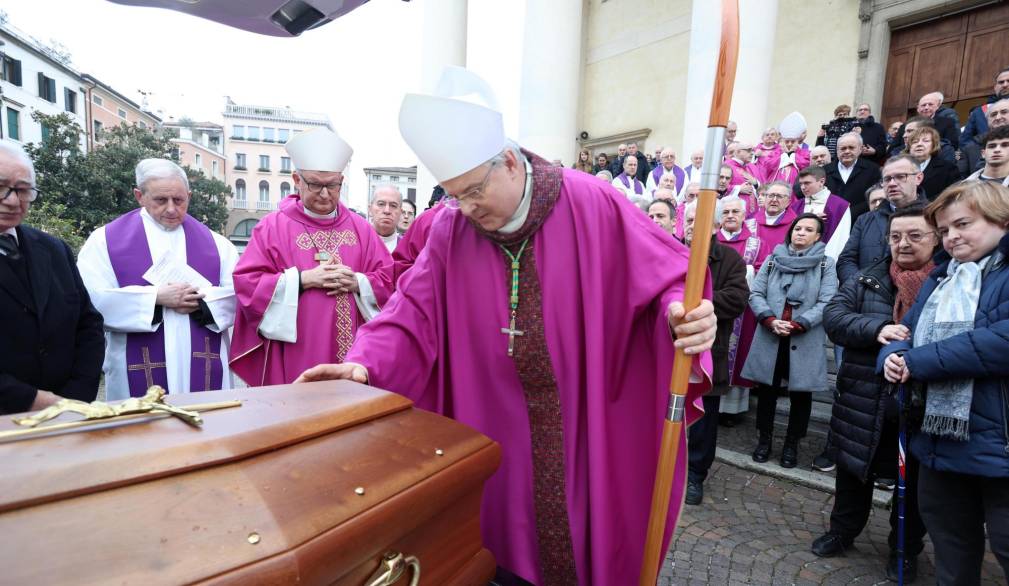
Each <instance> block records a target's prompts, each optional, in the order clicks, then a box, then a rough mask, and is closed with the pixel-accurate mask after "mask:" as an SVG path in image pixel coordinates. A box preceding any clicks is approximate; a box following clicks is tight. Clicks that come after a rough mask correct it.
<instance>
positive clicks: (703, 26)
mask: <svg viewBox="0 0 1009 586" xmlns="http://www.w3.org/2000/svg"><path fill="white" fill-rule="evenodd" d="M777 22H778V0H740V2H739V64H738V67H737V68H736V83H735V89H734V91H733V99H732V110H731V115H730V117H731V119H732V120H734V121H735V122H736V124H737V125H738V127H739V134H738V138H740V139H742V140H748V141H752V142H757V141H759V140H760V134H761V132H763V130H764V128H767V127H768V126H771V125H772V124H775V123H777V121H776V120H767V100H768V97H769V96H770V90H771V67H772V65H773V55H774V38H775V29H776V28H777ZM720 38H721V5H720V3H718V2H711V1H710V0H694V1H693V12H692V14H691V17H690V58H689V60H688V65H687V95H686V108H685V112H684V119H683V146H682V151H683V154H682V155H681V156H680V159H681V160H683V161H687V160H689V156H690V153H691V152H692V151H694V150H697V149H700V148H703V146H704V138H705V130H706V128H707V126H708V114H709V112H710V111H711V92H712V89H713V88H714V85H715V69H716V67H717V65H716V64H717V61H718V46H719V40H720Z"/></svg>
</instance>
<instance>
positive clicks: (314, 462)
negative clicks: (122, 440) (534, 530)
mask: <svg viewBox="0 0 1009 586" xmlns="http://www.w3.org/2000/svg"><path fill="white" fill-rule="evenodd" d="M492 446H494V450H495V451H494V454H495V455H496V454H497V452H496V450H497V448H496V446H495V444H493V442H491V441H490V440H489V439H488V438H486V437H484V436H481V435H479V434H477V433H475V432H474V431H473V430H471V429H469V428H468V427H466V426H464V425H462V424H459V423H457V422H454V421H451V420H449V419H446V418H443V417H440V416H438V415H435V414H432V413H428V412H424V411H419V410H415V409H413V410H408V411H401V412H397V413H393V414H392V415H389V416H386V417H383V418H381V419H376V420H372V421H368V422H366V423H364V424H362V425H358V426H355V427H352V428H347V429H343V430H341V431H338V432H336V433H332V434H328V435H325V436H322V437H316V438H314V439H311V440H308V441H304V442H301V443H299V444H296V445H292V446H288V447H285V448H282V449H278V450H275V451H272V452H268V453H263V454H260V455H258V456H257V457H254V458H246V459H243V460H239V461H236V462H230V463H227V464H224V465H220V466H215V467H212V468H203V469H198V470H191V471H189V472H187V473H182V474H178V475H175V476H167V477H161V478H158V479H155V480H151V481H147V482H143V483H138V484H132V485H128V486H121V487H118V488H115V489H112V490H107V491H103V492H97V493H90V494H84V495H81V496H77V497H74V498H67V499H64V500H60V501H55V502H47V503H44V504H40V505H36V506H33V507H26V508H22V509H18V510H12V511H6V512H3V513H0V535H3V536H4V541H5V545H4V547H2V548H0V567H2V568H4V581H5V582H8V583H12V584H58V583H73V584H80V585H84V584H110V583H114V584H139V585H144V586H147V585H151V584H186V583H192V582H198V581H201V580H206V579H208V578H211V577H214V576H223V575H225V574H226V573H228V572H231V571H233V570H234V569H235V568H242V567H245V566H249V565H251V564H254V563H257V562H259V561H261V560H264V559H270V558H276V557H277V556H281V555H282V554H285V553H287V552H291V551H293V550H297V549H298V548H300V547H301V546H303V545H304V544H307V543H309V542H311V541H313V540H315V539H317V538H318V537H319V536H320V535H325V534H326V533H327V532H330V531H331V530H333V529H334V528H337V527H339V526H341V525H343V524H346V523H348V521H350V520H352V519H354V518H355V517H357V516H358V515H360V514H362V513H363V512H365V511H368V510H371V509H373V508H375V507H378V506H379V505H381V504H382V503H384V502H385V501H388V500H390V499H394V498H395V497H396V496H397V495H398V494H400V493H402V492H403V491H404V490H408V489H409V488H410V487H413V486H416V485H418V484H421V483H423V482H424V481H425V480H427V479H429V478H431V477H436V478H437V477H442V476H445V474H446V472H447V471H449V470H453V471H454V470H462V472H463V473H461V474H460V473H455V472H453V473H451V474H449V476H447V477H445V478H446V480H445V481H440V482H438V483H437V484H436V485H435V486H438V487H439V488H438V490H439V491H441V490H444V491H446V492H450V490H449V488H451V487H452V486H455V487H456V490H457V491H461V490H462V487H465V486H466V485H467V483H471V484H473V486H472V487H470V488H469V490H471V491H479V490H480V488H482V482H483V480H484V479H486V478H487V477H488V476H489V475H490V473H492V471H493V466H489V469H488V465H485V466H484V467H483V468H480V467H479V466H477V467H476V468H478V469H480V471H479V472H476V473H468V472H466V471H467V470H468V468H467V467H465V466H463V467H461V468H457V465H458V464H459V463H460V462H461V461H464V460H468V459H472V457H473V454H476V453H481V452H483V451H485V450H486V449H488V448H491V447H492ZM439 449H440V450H442V451H443V455H441V456H438V455H436V450H439ZM494 464H495V465H496V460H494ZM358 487H363V488H364V494H363V495H359V494H357V493H356V492H355V489H356V488H358ZM446 487H448V488H446ZM410 506H411V507H412V508H411V509H408V510H406V511H399V512H398V513H397V514H398V515H399V516H400V523H401V524H402V525H403V527H401V528H400V530H399V533H395V532H394V531H393V530H394V529H395V528H396V527H395V525H393V524H389V525H388V526H385V527H381V526H380V527H369V528H368V531H369V533H368V534H369V535H372V533H371V531H379V530H381V531H386V533H382V532H381V531H380V532H379V533H377V534H376V535H384V536H386V538H388V540H387V541H384V543H394V542H395V541H396V539H397V538H399V537H400V536H402V535H404V534H406V533H408V532H409V531H410V530H411V529H413V527H411V526H410V524H411V523H420V522H422V520H423V519H422V517H423V514H424V510H425V509H426V508H427V505H426V503H423V502H416V503H410ZM389 515H390V516H391V515H392V514H391V513H389ZM389 532H392V533H389ZM390 535H391V536H390ZM356 539H357V541H356V542H347V543H345V544H341V545H340V550H339V551H337V552H332V556H331V557H330V556H328V555H327V556H326V559H325V560H321V561H328V562H330V563H331V566H328V567H330V571H334V572H335V571H336V570H332V568H343V569H344V570H346V569H347V568H353V567H356V566H358V565H360V564H361V563H363V562H365V560H367V559H369V556H370V555H371V552H372V551H373V550H374V549H375V548H379V547H382V546H383V542H379V541H378V540H377V537H376V538H375V540H374V541H373V542H365V541H364V540H362V539H361V538H360V537H357V538H356ZM478 546H479V534H477V538H476V539H475V540H474V544H473V547H474V549H476V548H478ZM326 553H327V554H329V552H326ZM380 553H381V552H380ZM306 555H307V554H306ZM313 555H315V557H314V558H313V557H310V556H309V557H308V558H306V559H308V560H309V561H306V562H304V565H303V562H302V560H301V559H298V560H297V563H296V564H293V565H292V566H291V567H292V568H293V569H292V570H289V571H288V572H289V573H288V574H287V575H288V576H292V575H293V576H295V580H297V576H298V575H301V574H305V575H312V576H318V577H316V578H315V580H317V581H325V580H326V579H328V578H327V577H326V576H324V574H323V573H318V574H312V573H311V572H312V571H314V570H313V566H312V563H314V561H315V560H316V559H317V558H320V557H323V556H321V555H320V554H313ZM353 556H361V557H359V558H354V557H353ZM333 580H335V578H333ZM281 582H288V581H287V580H283V579H282V580H280V581H279V582H276V583H281ZM263 583H270V581H269V580H265V581H264V582H263Z"/></svg>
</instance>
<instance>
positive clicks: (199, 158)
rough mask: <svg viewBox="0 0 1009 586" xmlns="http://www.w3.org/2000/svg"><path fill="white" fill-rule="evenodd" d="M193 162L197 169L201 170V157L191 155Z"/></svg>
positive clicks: (198, 154) (197, 154)
mask: <svg viewBox="0 0 1009 586" xmlns="http://www.w3.org/2000/svg"><path fill="white" fill-rule="evenodd" d="M193 161H195V163H196V168H197V169H200V170H203V157H201V156H200V153H196V154H195V155H193Z"/></svg>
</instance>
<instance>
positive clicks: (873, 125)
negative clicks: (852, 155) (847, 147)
mask: <svg viewBox="0 0 1009 586" xmlns="http://www.w3.org/2000/svg"><path fill="white" fill-rule="evenodd" d="M858 125H859V126H860V127H862V142H863V143H865V146H870V147H872V148H874V149H876V154H875V155H861V156H860V157H859V158H860V159H864V160H866V161H869V162H871V163H876V164H877V165H878V164H880V163H881V162H882V161H883V159H884V158H886V129H885V128H883V125H882V124H880V123H879V122H876V119H875V118H873V117H872V116H869V117H868V118H866V119H865V120H864V121H863V122H859V124H858Z"/></svg>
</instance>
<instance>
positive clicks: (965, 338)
mask: <svg viewBox="0 0 1009 586" xmlns="http://www.w3.org/2000/svg"><path fill="white" fill-rule="evenodd" d="M925 219H926V220H927V221H928V223H929V224H930V225H931V226H933V227H935V228H936V229H937V230H938V232H939V236H940V237H941V239H942V245H943V248H944V249H945V250H946V252H947V253H949V255H950V256H951V257H952V258H951V259H950V260H949V261H947V262H944V263H943V264H941V265H940V266H939V267H938V268H937V269H935V270H934V271H933V272H932V273H931V274H930V275H929V277H928V279H927V280H926V281H925V284H924V285H923V286H922V289H921V292H920V293H919V295H918V299H917V301H916V302H915V305H914V307H912V309H911V311H910V312H908V314H907V316H905V318H904V321H903V324H904V325H905V326H906V327H907V328H908V331H909V333H910V338H909V339H907V340H902V341H895V342H891V343H890V344H888V345H886V346H884V347H883V349H882V350H881V351H880V355H879V359H878V362H877V368H878V369H879V370H880V371H881V372H882V373H883V374H884V376H885V377H886V380H888V381H890V382H892V383H906V382H907V381H909V380H911V381H915V382H918V383H922V384H924V386H925V413H924V418H923V420H922V424H921V430H920V433H916V434H914V435H913V437H912V439H911V453H912V454H913V455H914V456H915V457H917V458H918V460H919V461H920V463H921V467H920V470H919V479H918V506H919V508H920V510H921V517H922V519H923V520H924V522H925V527H926V528H927V529H928V533H929V536H930V537H931V538H932V543H933V544H934V546H935V562H936V581H937V582H938V583H939V584H979V583H980V581H981V561H982V558H983V557H984V550H985V544H984V540H985V539H984V538H985V532H986V531H987V534H988V540H989V543H990V545H991V550H992V552H993V553H994V554H995V557H996V558H997V559H998V561H999V563H1000V564H1001V566H1002V570H1003V571H1004V572H1005V574H1006V577H1007V578H1009V389H1007V388H1006V387H1007V383H1006V377H1009V360H1007V356H1009V264H1007V261H1009V237H1007V236H1006V235H1007V233H1009V189H1006V188H1005V187H1003V186H1001V185H998V184H996V183H991V182H985V181H964V182H961V183H957V184H955V185H953V186H950V187H948V188H947V189H946V190H945V191H943V192H942V194H941V195H940V196H939V197H938V198H937V199H936V200H935V201H934V202H932V203H931V204H929V206H928V207H927V208H926V209H925Z"/></svg>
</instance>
